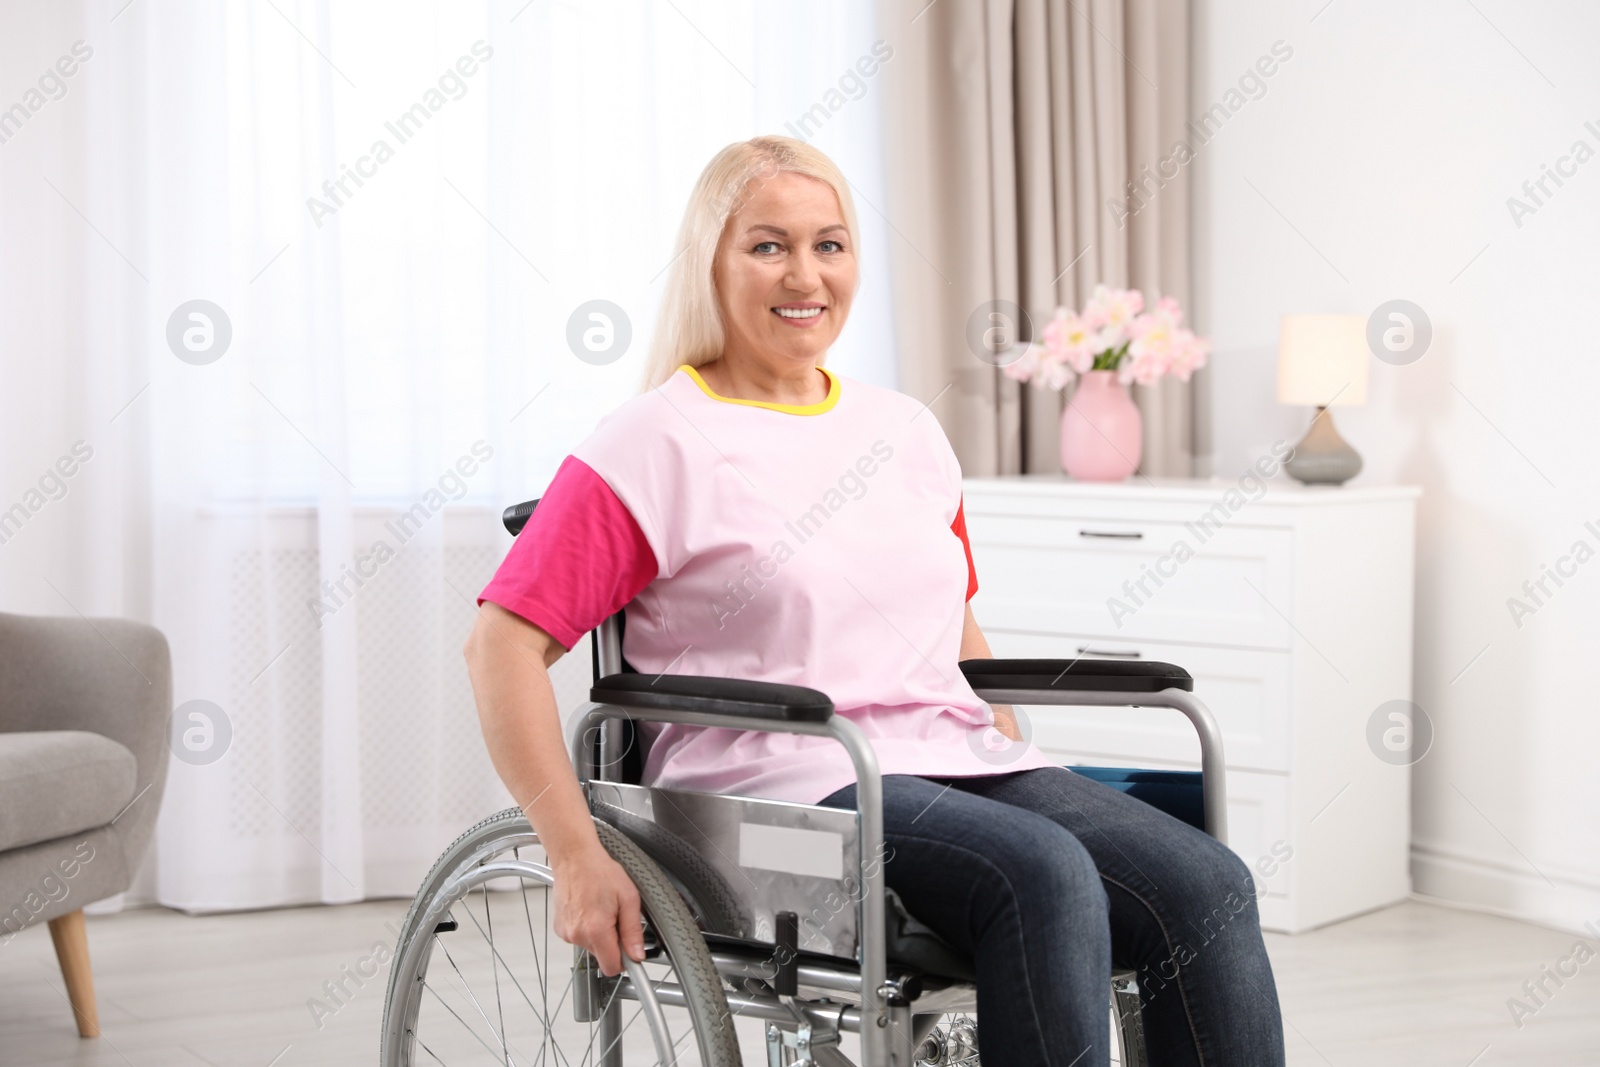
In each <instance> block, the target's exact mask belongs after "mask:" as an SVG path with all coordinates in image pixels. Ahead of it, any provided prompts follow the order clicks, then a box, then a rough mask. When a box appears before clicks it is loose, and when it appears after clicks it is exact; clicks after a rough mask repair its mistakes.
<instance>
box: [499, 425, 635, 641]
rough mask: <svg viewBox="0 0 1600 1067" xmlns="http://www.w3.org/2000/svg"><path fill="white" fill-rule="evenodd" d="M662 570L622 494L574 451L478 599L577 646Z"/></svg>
mask: <svg viewBox="0 0 1600 1067" xmlns="http://www.w3.org/2000/svg"><path fill="white" fill-rule="evenodd" d="M658 570H659V568H658V567H657V566H656V557H655V553H653V552H652V551H651V550H650V545H649V543H648V542H647V541H646V540H645V537H644V532H643V531H642V530H640V529H639V524H638V523H637V522H635V521H634V518H633V515H632V514H631V513H630V512H629V511H628V509H627V508H626V507H625V506H624V505H623V503H622V501H621V500H619V499H617V494H615V493H613V492H612V491H611V487H610V486H609V485H607V484H606V483H605V481H604V480H603V479H602V478H601V477H600V476H599V475H598V474H596V473H595V472H594V471H593V470H592V469H591V468H590V467H589V465H588V464H586V463H584V462H583V461H582V460H580V459H578V458H576V457H574V456H568V457H567V458H566V460H565V461H564V462H563V463H562V464H561V469H560V470H558V471H556V476H555V477H554V478H553V479H551V481H550V488H549V489H547V490H545V494H544V496H543V497H541V498H540V499H539V506H538V507H537V508H535V509H534V512H533V515H532V516H530V517H529V519H528V525H527V526H525V527H523V529H522V532H521V533H520V534H518V535H517V539H516V541H514V542H513V543H512V545H511V551H510V552H508V553H506V558H505V560H504V561H503V562H502V563H501V564H500V569H499V570H498V571H496V572H495V575H494V578H493V579H491V580H490V582H489V584H488V585H487V586H486V587H484V590H483V592H482V593H480V594H479V595H478V603H480V604H482V603H483V602H484V601H485V600H488V601H492V602H493V603H496V604H499V605H500V606H501V607H503V608H505V609H506V610H507V611H509V612H512V613H513V614H516V615H520V616H522V617H523V618H524V619H527V620H528V621H529V622H531V623H533V624H534V625H535V626H537V627H539V628H540V629H542V630H543V631H544V632H545V633H547V634H549V635H550V636H551V637H553V638H555V639H556V640H557V641H560V642H561V645H562V647H563V648H567V649H571V648H572V646H573V645H575V644H577V643H578V639H579V638H581V637H582V636H583V635H584V634H585V633H587V632H588V631H590V630H592V629H594V628H595V627H596V626H598V625H600V623H601V622H603V621H605V620H606V619H607V618H608V617H610V616H611V615H613V614H615V613H616V612H618V611H620V610H621V609H622V608H623V606H624V605H626V604H627V603H628V602H629V601H630V600H632V599H633V598H634V597H636V596H638V595H639V591H640V590H642V589H643V588H644V587H645V586H647V585H649V584H650V583H651V581H653V580H654V579H655V577H656V575H657V573H658Z"/></svg>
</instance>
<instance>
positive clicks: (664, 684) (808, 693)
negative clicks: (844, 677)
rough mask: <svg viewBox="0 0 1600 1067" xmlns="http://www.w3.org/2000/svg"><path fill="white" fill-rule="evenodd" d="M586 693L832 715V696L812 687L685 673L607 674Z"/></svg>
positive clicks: (770, 714)
mask: <svg viewBox="0 0 1600 1067" xmlns="http://www.w3.org/2000/svg"><path fill="white" fill-rule="evenodd" d="M589 699H590V700H593V701H594V702H595V703H597V704H615V705H616V706H618V707H623V708H660V709H664V710H667V711H697V712H703V713H705V714H708V715H744V716H748V717H749V718H753V719H771V720H772V721H773V722H827V721H828V720H829V719H830V718H832V717H833V701H831V700H829V699H828V698H827V697H826V696H824V695H823V694H821V693H819V692H817V691H816V690H815V689H806V688H804V687H803V686H798V685H778V684H776V683H773V682H747V681H743V680H741V679H738V678H702V677H696V676H695V675H690V674H657V675H649V674H613V675H610V676H609V677H606V678H602V679H600V680H599V681H598V682H596V683H595V685H594V688H593V689H591V690H589Z"/></svg>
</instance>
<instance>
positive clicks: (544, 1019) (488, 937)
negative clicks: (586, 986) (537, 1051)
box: [452, 893, 550, 1033]
mask: <svg viewBox="0 0 1600 1067" xmlns="http://www.w3.org/2000/svg"><path fill="white" fill-rule="evenodd" d="M488 899H489V894H487V893H485V894H484V910H485V911H487V910H488ZM463 910H465V911H466V915H467V918H469V919H471V920H472V925H473V926H477V927H478V933H480V934H484V940H485V941H487V942H488V944H489V951H490V953H492V954H493V956H494V959H495V961H496V966H495V997H496V999H497V1000H498V998H499V996H500V971H499V967H500V966H501V965H503V966H504V967H505V969H506V977H507V978H509V979H511V984H512V985H514V986H516V987H517V992H518V993H521V994H522V999H523V1000H524V1001H526V1002H527V1005H528V1007H529V1008H530V1009H532V1011H533V1013H534V1015H536V1016H538V1018H539V1021H540V1022H541V1023H543V1024H544V1028H545V1031H546V1032H547V1033H548V1032H549V1030H550V1016H548V1015H540V1014H539V1006H538V1005H537V1004H535V1003H534V1002H533V998H532V997H530V996H528V991H527V990H526V989H523V988H522V983H521V982H519V981H517V975H516V972H515V971H514V970H512V967H511V964H509V963H506V960H505V957H504V956H501V955H500V950H499V949H497V948H495V947H494V929H493V927H491V928H490V929H489V931H488V933H484V929H483V927H482V926H479V925H478V917H477V916H476V915H473V914H472V911H471V909H463ZM452 965H453V964H452ZM540 974H541V975H542V974H543V971H542V970H541V971H540ZM540 984H541V985H542V984H543V983H542V982H541V983H540ZM547 1003H548V1002H547ZM500 1026H501V1027H502V1029H503V1028H504V1027H505V1012H504V1010H502V1011H501V1014H500Z"/></svg>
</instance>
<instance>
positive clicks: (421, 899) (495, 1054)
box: [379, 808, 740, 1067]
mask: <svg viewBox="0 0 1600 1067" xmlns="http://www.w3.org/2000/svg"><path fill="white" fill-rule="evenodd" d="M595 829H596V831H597V832H598V833H599V835H600V841H601V843H602V844H603V845H604V846H605V848H606V850H607V851H608V852H610V853H611V855H612V856H613V857H614V858H615V859H616V860H617V862H618V863H619V864H621V865H622V868H623V870H625V871H627V872H628V876H629V877H630V878H631V879H632V880H633V883H634V885H635V886H636V887H637V888H638V890H639V898H640V902H641V905H642V910H643V912H644V921H645V950H646V953H645V955H646V958H645V960H644V962H643V963H637V964H635V963H633V962H632V961H627V964H628V966H627V969H626V970H625V971H624V972H623V974H622V975H620V976H618V977H615V978H606V977H605V976H603V975H601V974H600V971H599V968H598V967H597V966H596V965H595V962H594V958H593V957H592V956H590V955H589V953H587V952H583V951H581V950H578V949H574V948H572V947H570V946H568V945H567V944H566V943H565V942H562V941H561V940H560V939H559V938H557V937H555V935H554V931H553V930H552V928H551V925H550V921H551V917H552V914H553V908H552V903H551V892H552V890H551V887H552V885H553V884H554V876H553V874H552V872H551V870H550V868H549V866H548V864H547V862H546V858H545V855H544V850H543V849H542V848H541V847H540V845H539V839H538V835H537V834H536V833H535V832H534V830H533V828H532V827H531V826H529V824H528V820H527V818H526V817H525V816H524V815H523V814H522V812H521V811H520V810H518V809H516V808H511V809H508V810H506V811H502V812H500V813H499V814H498V815H494V816H492V817H490V818H488V819H485V820H484V821H483V822H481V823H479V824H478V825H477V826H474V827H473V828H472V829H471V830H468V831H467V832H466V833H465V834H463V835H462V836H461V837H460V838H459V839H457V841H456V842H455V844H453V845H451V846H450V847H449V848H448V849H446V850H445V852H444V854H443V855H442V856H440V857H439V860H438V862H436V863H435V864H434V866H433V870H432V871H430V872H429V874H428V876H427V878H426V879H424V880H423V883H422V888H421V889H420V890H419V891H418V893H417V896H416V899H415V900H414V901H413V902H412V904H411V910H410V912H408V913H407V915H406V918H405V923H404V924H403V925H402V927H401V930H400V937H399V942H398V945H397V947H396V949H395V956H394V962H393V964H392V965H391V967H390V971H389V992H388V997H387V999H386V1001H385V1003H384V1021H383V1035H382V1050H381V1053H380V1057H379V1063H380V1064H381V1065H382V1067H412V1065H420V1064H434V1063H439V1064H450V1065H455V1064H488V1063H495V1064H501V1065H506V1064H534V1063H543V1064H553V1065H554V1064H571V1065H577V1064H580V1063H582V1064H593V1065H595V1067H618V1065H621V1064H623V1063H624V1062H626V1063H630V1064H638V1065H640V1067H646V1065H654V1064H660V1065H669V1064H695V1063H698V1064H701V1065H703V1067H738V1065H739V1063H740V1058H739V1044H738V1039H737V1036H736V1035H735V1032H734V1026H733V1019H732V1016H731V1014H730V1012H729V1010H728V1001H727V997H726V996H725V994H724V992H723V987H722V980H721V977H720V976H719V975H718V974H717V970H716V967H715V966H714V965H713V963H712V961H711V955H710V953H709V952H708V951H707V949H706V944H705V941H704V939H703V938H702V937H701V935H700V931H699V928H698V927H697V926H696V925H695V922H694V918H693V917H692V916H691V914H690V912H689V909H688V907H687V905H685V904H684V902H683V898H682V897H680V896H679V895H678V893H677V891H676V890H674V889H673V888H672V886H671V884H670V883H669V882H668V880H667V878H666V876H665V875H664V874H663V873H662V872H661V870H660V868H658V867H657V866H656V865H655V863H654V862H653V861H651V860H650V859H649V858H648V857H646V856H645V855H644V853H643V852H641V851H640V850H639V849H638V847H637V846H635V845H634V844H633V843H632V842H631V841H629V840H628V839H627V838H626V837H624V836H623V835H622V834H621V833H619V832H618V831H617V830H615V829H614V828H613V827H611V826H609V825H608V824H606V823H603V822H599V821H597V822H596V823H595ZM624 959H625V960H626V957H624ZM641 1015H642V1016H644V1025H638V1024H639V1020H640V1016H641ZM691 1035H693V1039H692V1040H691Z"/></svg>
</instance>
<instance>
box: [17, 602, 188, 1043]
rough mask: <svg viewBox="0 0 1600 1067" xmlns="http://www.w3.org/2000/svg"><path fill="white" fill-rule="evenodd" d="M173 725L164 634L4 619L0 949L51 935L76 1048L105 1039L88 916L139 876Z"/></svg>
mask: <svg viewBox="0 0 1600 1067" xmlns="http://www.w3.org/2000/svg"><path fill="white" fill-rule="evenodd" d="M171 715H172V667H171V660H170V657H169V655H168V652H167V641H166V638H164V637H163V636H162V635H161V632H160V631H159V630H156V629H154V628H153V627H150V626H146V625H144V624H143V623H137V622H130V621H128V620H125V619H93V620H85V619H82V618H77V617H73V618H36V617H28V616H22V615H5V614H0V944H3V943H4V942H6V941H9V940H10V939H11V938H12V937H13V936H15V935H16V933H17V932H18V931H19V930H21V929H22V928H24V927H26V926H31V925H33V924H34V923H38V922H41V921H42V922H48V923H49V924H50V937H51V940H52V941H54V943H55V949H56V958H57V959H58V960H59V961H60V963H61V975H62V977H63V978H64V979H65V981H66V984H67V993H68V995H69V997H70V998H71V1001H72V1008H73V1013H74V1015H75V1016H76V1019H77V1024H78V1033H79V1034H80V1035H82V1036H83V1037H95V1036H97V1035H98V1034H99V1032H100V1023H99V1014H98V1011H97V1009H96V1007H95V999H94V979H93V975H92V974H91V972H90V968H89V942H88V934H87V931H86V929H85V926H84V921H83V906H84V905H85V904H92V903H94V902H95V901H97V900H103V899H105V898H106V897H109V896H114V895H116V894H117V893H120V892H122V891H123V890H125V889H127V888H128V886H129V884H130V883H131V882H132V881H133V876H134V873H135V872H136V871H137V870H138V869H139V863H140V861H141V860H142V859H143V858H144V853H145V849H146V848H147V847H148V846H149V844H150V835H151V833H152V832H153V831H154V830H155V821H156V812H157V809H158V808H159V807H160V805H161V791H162V786H163V785H164V784H165V782H166V778H167V753H168V748H167V744H168V742H167V731H168V722H169V719H170V717H171Z"/></svg>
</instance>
